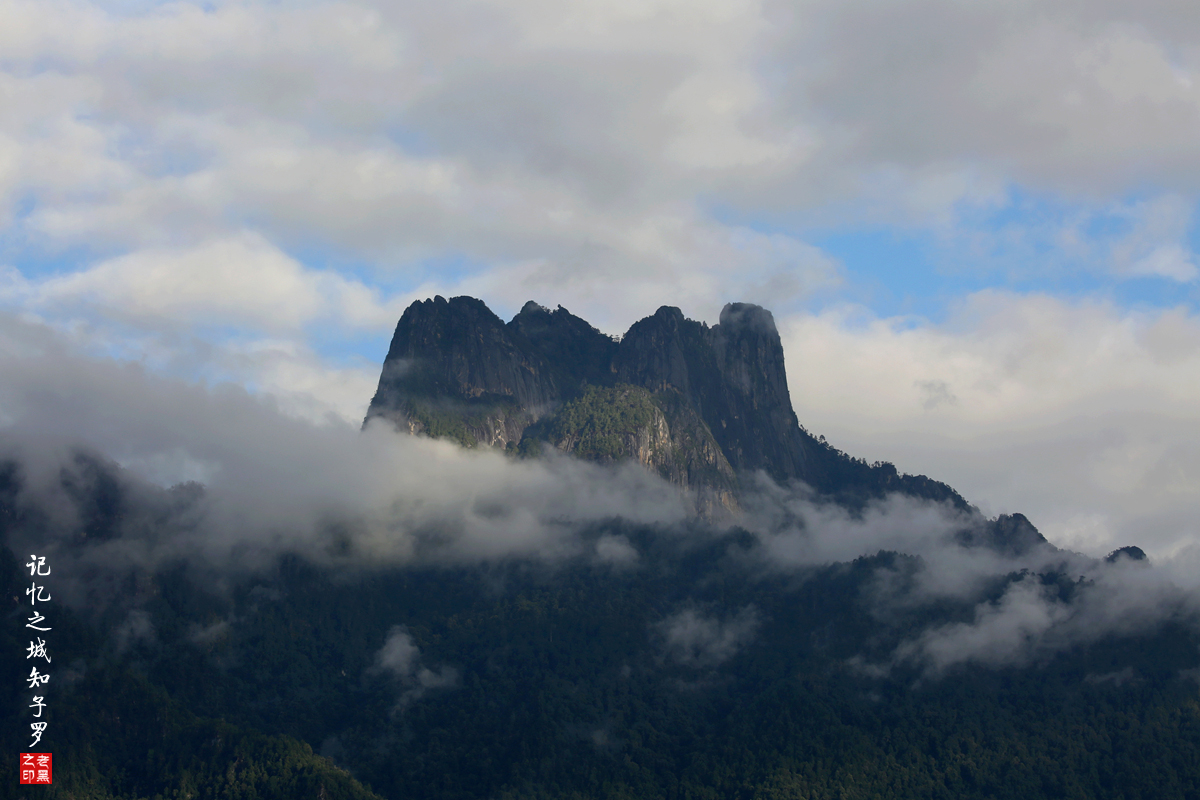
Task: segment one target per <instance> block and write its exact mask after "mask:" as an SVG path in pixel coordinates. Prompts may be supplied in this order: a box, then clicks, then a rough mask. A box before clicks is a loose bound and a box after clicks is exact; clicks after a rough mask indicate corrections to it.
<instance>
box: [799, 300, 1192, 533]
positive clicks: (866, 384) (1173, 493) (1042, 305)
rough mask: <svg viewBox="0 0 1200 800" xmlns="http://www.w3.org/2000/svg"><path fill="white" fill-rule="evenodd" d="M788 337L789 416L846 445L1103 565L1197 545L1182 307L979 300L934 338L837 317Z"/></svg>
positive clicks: (905, 323)
mask: <svg viewBox="0 0 1200 800" xmlns="http://www.w3.org/2000/svg"><path fill="white" fill-rule="evenodd" d="M780 327H781V330H782V335H783V340H784V347H785V351H786V353H787V358H788V374H789V380H790V382H791V393H792V398H793V402H794V403H795V406H796V412H797V414H798V416H799V417H800V419H801V420H802V421H803V422H804V424H805V426H806V427H808V428H809V429H810V430H813V431H818V432H820V433H822V434H825V435H827V436H828V437H829V439H830V441H832V442H833V443H835V444H836V445H837V446H838V447H840V448H842V449H844V450H846V451H848V452H850V453H853V454H855V455H860V456H863V457H865V458H867V459H868V460H875V459H881V460H887V461H891V462H893V463H895V464H897V465H899V467H900V468H901V469H902V470H904V471H908V472H913V473H922V474H926V475H929V476H930V477H933V478H936V479H939V480H942V481H945V482H946V483H949V484H951V485H952V486H954V487H955V488H956V489H957V490H958V491H959V492H961V493H962V494H963V495H964V496H965V497H966V498H968V499H969V500H970V501H971V502H973V503H976V504H978V505H980V506H981V508H982V509H983V510H984V511H985V512H987V513H989V514H996V513H1000V512H1014V511H1020V512H1022V513H1024V514H1026V515H1027V516H1028V517H1029V518H1030V519H1031V520H1033V522H1034V524H1035V525H1037V527H1038V528H1039V529H1040V530H1041V531H1042V532H1043V533H1044V534H1045V535H1046V536H1047V537H1048V538H1049V539H1050V540H1051V541H1053V542H1055V543H1056V544H1058V545H1060V546H1063V547H1067V548H1070V549H1075V550H1081V551H1084V552H1087V553H1089V554H1091V555H1094V556H1100V555H1103V554H1105V553H1107V552H1109V551H1110V550H1112V549H1114V548H1116V547H1119V546H1122V545H1126V544H1137V545H1139V546H1141V547H1142V548H1143V549H1145V550H1146V551H1147V552H1149V553H1151V555H1153V556H1166V555H1170V554H1172V553H1175V552H1177V551H1179V550H1180V549H1181V548H1183V547H1186V546H1188V545H1189V544H1190V543H1195V542H1196V541H1197V536H1198V535H1200V531H1198V530H1197V527H1196V523H1195V520H1196V519H1197V518H1198V517H1200V507H1198V506H1197V504H1196V495H1195V492H1194V491H1192V488H1191V487H1192V486H1194V485H1195V483H1196V480H1197V479H1198V478H1200V460H1197V458H1196V457H1195V455H1194V454H1195V453H1197V452H1200V441H1193V439H1192V434H1193V432H1194V431H1195V430H1197V427H1196V421H1197V416H1196V410H1195V403H1194V402H1193V400H1194V398H1195V397H1196V396H1197V393H1198V392H1200V383H1198V382H1197V377H1196V376H1197V375H1200V323H1198V321H1197V319H1196V316H1195V315H1194V314H1192V313H1190V312H1188V311H1187V310H1186V309H1183V308H1179V309H1171V310H1160V311H1153V310H1140V311H1122V310H1120V309H1118V308H1116V307H1114V306H1113V305H1110V304H1108V303H1104V302H1096V301H1091V302H1089V301H1081V302H1067V301H1062V300H1058V299H1055V298H1052V297H1048V296H1044V295H1025V296H1022V295H1013V294H1007V293H1002V292H983V293H979V294H976V295H974V296H972V297H971V298H969V299H968V300H967V301H966V302H964V303H963V304H962V305H961V307H960V308H959V310H958V312H957V313H956V314H955V315H954V316H953V317H952V318H951V319H950V320H948V321H947V322H945V323H943V324H940V325H935V324H932V323H929V322H926V321H922V320H913V319H906V318H891V319H880V318H877V317H874V316H873V315H871V314H869V313H866V312H862V311H861V310H858V311H856V310H853V309H840V310H828V311H825V312H823V313H820V314H815V315H804V316H792V317H788V318H784V319H782V320H781V325H780ZM951 397H952V398H953V402H950V401H949V400H948V398H951Z"/></svg>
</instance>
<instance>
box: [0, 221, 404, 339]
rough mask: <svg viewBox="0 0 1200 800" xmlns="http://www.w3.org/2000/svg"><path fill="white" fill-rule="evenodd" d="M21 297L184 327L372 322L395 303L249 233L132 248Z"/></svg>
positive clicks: (392, 315) (386, 318) (27, 286)
mask: <svg viewBox="0 0 1200 800" xmlns="http://www.w3.org/2000/svg"><path fill="white" fill-rule="evenodd" d="M22 283H23V285H22V286H21V289H22V290H23V291H21V294H22V295H23V296H22V297H21V298H20V299H21V300H24V301H25V302H26V303H27V305H28V307H31V308H38V309H43V310H45V309H54V308H55V307H66V308H68V309H72V308H73V309H79V308H81V307H86V308H88V309H94V310H99V311H101V312H103V313H107V314H110V315H113V316H116V317H118V318H125V319H132V320H135V321H137V320H155V321H157V322H159V323H162V322H171V323H182V324H185V325H190V326H200V327H202V326H208V325H241V326H244V327H247V328H249V329H251V330H255V329H257V330H264V329H265V330H281V329H282V330H289V329H292V330H294V329H297V328H300V327H302V326H304V325H306V324H309V323H312V322H315V321H319V320H322V319H327V318H333V319H334V320H335V321H337V322H339V323H342V324H345V325H350V326H371V327H379V326H381V325H384V326H386V325H388V324H389V323H390V321H392V320H394V319H396V318H398V317H399V314H400V312H401V311H402V310H403V308H402V307H397V306H395V305H391V306H385V305H383V304H382V303H381V301H380V298H379V293H378V291H377V290H373V289H369V288H368V287H366V286H364V285H363V284H361V283H358V282H356V281H350V280H346V279H345V278H343V277H342V276H341V275H339V274H337V273H331V272H321V271H317V270H311V269H307V268H305V267H303V266H302V265H301V264H299V263H298V262H297V261H295V260H294V259H292V258H290V257H288V256H287V255H286V254H284V253H282V252H280V251H279V250H278V249H277V248H275V247H273V246H272V245H271V244H270V243H268V242H266V241H265V240H263V239H262V238H261V237H260V236H257V235H255V234H242V235H238V236H234V237H230V238H227V239H220V240H216V241H210V242H205V243H203V244H200V245H198V246H196V247H193V248H174V249H148V250H139V251H135V252H133V253H130V254H128V255H125V256H120V257H117V258H114V259H110V260H107V261H103V262H101V263H99V264H96V265H95V266H93V267H90V268H88V269H85V270H81V271H78V272H73V273H69V274H67V275H63V276H58V277H53V278H49V279H46V280H43V281H41V282H39V283H36V284H33V283H31V282H29V281H23V282H22Z"/></svg>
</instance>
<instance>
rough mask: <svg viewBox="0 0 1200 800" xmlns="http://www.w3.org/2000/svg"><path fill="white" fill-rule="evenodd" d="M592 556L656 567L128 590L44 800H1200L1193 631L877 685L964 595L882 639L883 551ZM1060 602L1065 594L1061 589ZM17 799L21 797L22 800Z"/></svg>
mask: <svg viewBox="0 0 1200 800" xmlns="http://www.w3.org/2000/svg"><path fill="white" fill-rule="evenodd" d="M603 534H609V535H612V534H619V535H622V536H625V537H626V538H627V539H628V541H630V542H631V543H632V544H633V545H634V546H635V547H636V548H637V549H638V551H639V552H640V554H641V557H640V558H639V560H638V561H637V563H636V564H632V565H625V566H619V565H604V564H596V563H594V562H585V561H582V560H580V561H577V562H567V563H562V564H558V565H556V566H552V567H551V566H544V565H535V564H530V563H524V562H506V563H503V564H495V565H492V566H490V567H486V568H483V567H477V568H450V567H420V568H418V567H410V568H389V569H380V570H374V571H361V570H360V571H357V572H354V573H348V572H346V571H344V570H338V571H334V570H330V569H325V568H319V567H317V566H314V565H312V564H308V563H305V562H304V561H302V560H300V559H297V558H294V557H284V558H281V559H280V560H279V561H278V562H277V564H276V565H275V567H274V568H273V569H272V570H271V571H269V573H259V574H253V575H250V574H244V575H242V576H240V577H238V578H236V579H228V578H227V579H226V580H225V581H224V582H223V585H222V586H221V588H219V589H218V588H217V586H216V585H215V584H214V583H213V582H212V581H210V580H209V579H208V578H201V577H199V576H200V575H202V574H203V573H201V572H199V571H197V570H195V569H193V568H192V567H190V566H188V565H187V564H185V563H182V562H181V563H178V564H175V565H169V566H164V567H161V568H159V569H157V570H155V571H153V572H148V573H145V574H140V575H137V576H136V577H135V578H134V579H131V581H130V586H131V588H130V589H129V591H128V592H127V593H124V594H119V595H118V596H116V597H114V598H111V600H110V601H109V602H108V603H107V604H106V605H105V606H104V607H102V608H101V607H97V608H92V609H86V610H82V609H81V610H78V611H71V610H69V609H66V608H62V607H58V606H55V607H53V612H52V613H53V616H54V618H55V619H56V620H57V621H58V625H57V626H56V629H55V631H54V637H53V643H54V646H55V652H54V657H55V664H54V666H55V670H54V672H55V676H56V685H55V687H53V692H52V693H51V695H50V697H51V700H52V707H51V710H52V716H51V717H50V721H51V729H50V734H49V737H48V740H47V744H48V748H47V749H48V750H52V751H53V752H54V754H55V767H56V775H55V778H56V780H55V786H54V787H53V789H51V790H49V791H47V790H45V789H44V788H39V791H40V792H42V793H43V794H45V795H47V796H51V797H64V798H65V797H72V798H97V799H99V798H117V797H120V798H156V797H163V798H168V797H170V798H176V797H178V798H201V797H203V798H207V797H213V798H217V797H222V798H224V797H228V798H293V797H314V798H341V797H347V798H350V797H369V796H372V793H375V794H377V795H379V796H382V797H387V798H445V799H447V800H455V799H457V798H484V797H506V798H518V797H520V798H527V797H537V798H542V797H544V798H599V797H606V798H618V797H619V798H650V797H655V798H659V797H663V798H874V797H923V798H924V797H933V798H1009V797H1011V798H1042V797H1047V798H1049V797H1080V798H1083V797H1087V798H1130V799H1131V798H1166V797H1200V702H1198V697H1200V691H1198V690H1200V684H1198V683H1197V681H1196V680H1195V679H1194V678H1191V677H1189V675H1191V674H1195V673H1194V672H1193V673H1189V672H1188V670H1195V668H1196V667H1197V664H1198V663H1200V651H1198V650H1197V639H1196V637H1195V635H1194V634H1193V633H1192V632H1190V631H1189V630H1186V629H1183V628H1179V627H1175V626H1171V625H1167V626H1165V627H1160V628H1156V629H1154V630H1148V631H1146V632H1145V634H1144V635H1142V636H1138V637H1135V638H1123V639H1113V638H1109V639H1106V640H1104V641H1102V642H1101V643H1099V644H1095V645H1092V646H1089V647H1086V648H1076V649H1073V650H1069V651H1066V652H1062V653H1060V654H1058V655H1057V656H1055V657H1053V658H1051V659H1049V660H1048V661H1047V662H1046V663H1041V664H1036V665H1030V666H1025V667H1021V668H1016V667H1008V668H1003V669H1000V668H992V667H988V666H984V665H974V664H971V665H967V666H961V667H958V668H956V669H953V670H951V671H949V672H947V673H946V674H941V675H926V674H924V673H922V672H920V671H919V669H918V668H916V667H913V666H907V667H906V666H897V667H895V668H893V669H892V670H890V672H888V673H887V674H886V675H885V676H879V675H871V674H867V673H866V672H864V671H863V670H862V669H858V668H856V667H855V666H854V663H876V664H878V663H885V662H886V659H887V656H888V654H889V653H890V652H892V650H893V649H894V648H895V646H896V644H897V643H899V642H900V641H902V640H904V639H905V638H906V637H909V636H911V635H913V634H914V633H916V632H918V631H920V630H922V629H924V628H925V627H927V626H928V625H929V624H931V623H933V622H944V621H952V620H969V619H970V615H971V612H972V608H973V601H972V602H968V601H965V600H964V601H943V602H941V603H938V604H932V605H931V604H924V605H914V606H912V607H911V608H908V609H907V610H904V609H897V610H896V611H895V613H892V614H889V615H887V616H886V617H881V616H880V615H879V614H878V613H877V611H875V610H873V606H872V604H871V603H870V602H868V599H867V598H868V596H869V594H870V592H871V590H872V587H873V586H874V585H875V582H876V581H877V578H878V575H879V574H880V571H881V570H884V571H887V572H888V573H889V574H893V575H900V576H903V575H904V574H905V573H906V572H909V571H911V570H913V569H916V568H917V567H918V566H919V561H918V560H917V559H914V558H911V557H907V556H900V555H896V554H891V553H880V554H879V555H876V556H872V557H869V558H860V559H858V560H856V561H854V562H852V563H846V564H834V565H827V566H824V567H819V568H812V569H809V570H805V571H800V572H793V573H790V574H787V575H782V574H763V573H761V572H756V571H755V570H754V569H752V568H751V567H750V566H749V564H750V560H749V559H748V553H749V549H750V548H751V547H752V544H753V542H752V539H751V537H748V536H746V535H744V534H739V533H737V532H733V533H730V534H727V535H724V536H719V537H709V538H703V539H688V538H686V537H683V538H681V537H678V536H674V535H665V534H662V533H656V532H654V531H649V530H637V529H631V528H627V527H617V526H614V527H612V528H609V529H606V530H597V531H594V532H593V534H592V535H594V536H600V535H603ZM689 542H690V543H689ZM18 561H19V559H18V558H17V557H15V556H14V554H13V553H12V552H11V551H9V550H7V549H6V550H5V553H4V562H3V578H4V586H5V592H4V597H5V598H6V603H7V604H8V614H7V615H6V618H7V620H8V624H7V625H6V626H5V629H4V637H5V640H4V642H3V643H2V647H0V658H3V670H4V679H3V692H4V697H3V701H4V703H5V707H6V713H5V719H6V720H7V721H6V722H5V724H4V739H5V741H6V742H8V743H9V744H8V749H9V752H10V753H16V752H20V751H21V750H23V749H25V745H26V744H27V737H25V730H27V724H26V723H27V720H26V719H25V717H26V715H25V714H24V712H23V711H22V709H21V706H22V705H23V704H25V703H27V702H28V700H27V698H26V695H27V694H28V693H27V692H25V691H23V690H22V686H23V684H22V683H21V675H22V674H23V673H27V672H28V669H27V667H26V666H25V663H24V659H23V655H24V652H23V651H24V644H25V643H24V641H23V640H22V639H23V635H24V634H23V628H22V627H21V625H20V623H19V616H20V613H22V611H23V609H24V606H22V604H21V599H20V598H21V597H22V592H23V589H24V587H25V586H26V585H27V583H28V581H27V578H26V576H24V575H23V574H22V571H21V570H20V568H19V563H18ZM1015 579H1017V576H998V577H997V579H996V585H994V586H992V587H990V588H988V589H987V590H986V591H988V592H992V593H993V594H994V595H996V596H998V595H999V593H1000V592H1001V591H1002V589H1003V586H1004V585H1005V584H1006V582H1008V581H1011V580H1015ZM1041 580H1043V581H1044V582H1047V583H1054V582H1056V581H1057V582H1061V583H1062V585H1063V587H1064V589H1063V591H1064V592H1066V593H1068V594H1069V587H1070V586H1071V582H1070V581H1068V580H1066V579H1065V578H1064V577H1063V576H1058V575H1045V576H1042V578H1041ZM131 615H132V616H131ZM131 619H135V620H139V624H138V625H136V626H132V625H130V620H131ZM697 620H699V622H697ZM688 625H691V626H692V629H694V628H695V627H696V626H697V625H700V626H701V627H702V628H703V626H705V625H707V626H708V627H707V628H703V630H702V631H701V634H703V635H700V634H695V630H692V633H691V634H689V633H688V631H689V628H688ZM689 636H691V638H690V639H689V638H688V637H689ZM705 637H707V638H705ZM389 642H390V643H392V645H394V647H392V649H390V650H389V649H388V648H385V643H389ZM385 651H386V653H390V656H389V655H386V653H385ZM856 658H857V659H859V661H858V662H852V660H854V659H856ZM13 761H14V763H15V759H13ZM10 769H15V767H10ZM10 778H11V779H10ZM3 781H4V785H5V788H4V790H3V792H4V794H5V796H29V797H32V796H33V794H32V793H29V794H28V795H22V794H21V793H20V792H19V791H16V790H17V787H16V781H15V775H11V774H10V775H9V777H6V778H4V779H3Z"/></svg>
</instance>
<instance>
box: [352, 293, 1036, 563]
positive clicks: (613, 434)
mask: <svg viewBox="0 0 1200 800" xmlns="http://www.w3.org/2000/svg"><path fill="white" fill-rule="evenodd" d="M601 388H602V389H606V390H612V391H605V392H599V393H597V392H595V391H593V390H594V389H601ZM609 401H611V402H612V403H615V404H616V405H615V406H614V408H617V407H619V408H621V409H625V410H626V411H628V413H627V414H625V413H623V412H622V413H617V411H614V410H612V409H608V410H605V409H603V408H601V406H602V405H603V403H605V402H609ZM373 417H384V418H387V419H390V420H392V421H393V422H394V423H396V424H397V425H399V426H401V427H403V428H407V429H408V430H409V431H410V432H412V433H424V434H427V435H430V436H442V437H449V438H452V439H455V440H457V441H459V442H461V443H462V444H464V445H466V446H471V447H475V446H491V447H500V448H504V449H507V450H511V451H516V452H521V453H525V452H536V451H538V450H539V449H540V448H541V447H542V445H543V444H545V445H548V446H552V447H556V448H559V449H562V450H564V451H566V452H571V453H576V454H580V455H583V454H588V453H603V454H606V455H605V456H604V457H605V458H610V457H617V456H620V457H624V458H636V459H637V460H640V461H642V462H643V463H644V464H645V465H646V466H647V467H649V468H652V469H656V470H658V471H659V472H660V473H662V474H663V475H664V477H667V478H668V479H670V480H674V481H676V482H677V483H680V484H681V485H685V486H688V487H689V488H693V489H695V488H703V487H704V486H707V487H708V488H709V489H711V490H713V491H715V492H716V493H717V494H718V495H720V496H721V497H723V498H726V499H725V500H722V501H721V503H722V504H724V505H729V503H728V502H727V498H728V497H730V496H733V495H734V494H736V492H737V486H738V484H739V483H740V482H741V478H739V477H738V476H748V475H752V474H754V473H756V472H758V471H763V472H765V473H766V474H767V475H769V476H770V477H771V478H772V479H773V480H775V481H776V482H779V483H788V482H790V481H802V482H804V483H806V484H808V485H809V486H811V487H812V488H814V489H815V490H817V491H818V492H819V493H822V494H825V495H829V496H831V497H834V498H835V499H837V500H838V501H839V502H843V503H845V504H847V505H850V506H861V505H862V504H864V503H866V502H867V501H869V500H870V499H871V498H877V497H882V496H883V495H884V494H885V493H887V492H901V493H904V494H911V495H915V496H918V497H923V498H926V499H930V500H936V501H940V502H949V503H951V504H953V505H955V506H957V507H958V508H960V509H962V510H968V509H969V508H970V507H969V506H968V505H967V503H966V501H965V500H963V499H962V497H960V496H959V495H958V494H957V493H956V492H955V491H954V490H953V489H951V488H950V487H949V486H946V485H945V484H943V483H939V482H938V481H934V480H930V479H929V478H926V477H924V476H912V475H901V474H898V473H897V472H896V469H895V468H894V467H893V466H892V465H890V464H873V465H869V464H867V463H866V462H865V461H863V460H862V459H854V458H851V457H850V456H848V455H846V454H845V453H842V452H841V451H839V450H837V449H835V448H833V447H832V446H830V445H828V444H827V443H825V442H824V441H818V440H817V439H815V438H813V437H812V436H811V435H810V434H809V433H808V432H807V431H805V430H804V429H803V428H802V427H801V426H800V424H799V421H798V419H797V417H796V414H795V411H794V410H793V408H792V401H791V395H790V392H789V388H788V381H787V371H786V369H785V365H784V353H783V344H782V342H781V340H780V337H779V331H778V329H777V328H776V326H775V318H774V316H773V315H772V314H771V312H770V311H768V310H767V309H765V308H763V307H762V306H758V305H754V304H752V303H729V304H727V305H726V306H725V307H724V308H723V309H722V310H721V315H720V321H719V323H718V324H717V325H714V326H713V327H711V328H710V327H709V326H708V325H706V324H704V323H702V322H698V321H695V320H691V319H688V318H687V317H686V316H684V314H683V311H682V310H680V309H679V308H677V307H676V306H667V305H664V306H661V307H660V308H658V310H657V311H655V312H654V314H652V315H651V316H648V317H645V318H643V319H641V320H638V321H637V322H635V323H634V324H633V325H632V326H631V327H630V328H629V330H628V331H627V332H626V333H625V335H624V336H623V337H622V338H621V339H620V340H616V339H614V338H613V337H610V336H607V335H605V334H604V333H602V332H600V331H599V330H597V329H596V328H594V327H593V326H592V325H590V324H589V323H588V322H587V321H585V320H583V319H581V318H579V317H577V316H575V315H574V314H572V313H571V312H570V311H568V310H567V309H565V308H563V307H562V306H561V305H560V306H558V307H557V308H555V310H553V311H551V310H550V309H549V308H548V307H546V306H543V305H541V304H539V303H537V302H535V301H533V300H530V301H529V302H527V303H525V304H524V305H523V306H522V307H521V310H520V312H519V313H517V315H516V316H514V317H513V319H512V320H511V321H509V322H508V323H504V322H503V321H501V320H500V318H499V317H497V316H496V315H495V314H494V313H492V312H491V310H489V309H488V307H487V306H486V305H485V304H484V303H483V301H481V300H478V299H475V298H472V297H454V298H451V299H450V300H446V299H444V298H442V297H435V298H433V299H432V300H425V301H419V302H416V303H413V304H412V305H411V306H409V308H408V309H407V310H405V312H404V315H403V316H402V317H401V318H400V322H399V324H398V325H397V326H396V333H395V336H394V337H393V339H392V345H391V348H390V349H389V350H388V356H387V359H386V360H385V362H384V365H383V371H382V373H381V375H380V380H379V388H378V390H377V392H376V394H375V397H374V399H373V400H372V402H371V406H370V409H369V411H368V413H367V418H368V419H371V418H373ZM568 420H569V421H570V424H567V421H568ZM589 437H592V438H589ZM597 437H598V438H597ZM622 453H623V454H624V455H620V454H622ZM614 454H617V456H614ZM672 454H673V455H672ZM1022 522H1024V524H1021V523H1022ZM1026 526H1028V527H1026ZM1001 527H1002V528H1003V529H1004V530H1003V532H1002V533H1001V536H1000V538H1001V539H1004V540H1005V541H1006V542H1010V541H1011V542H1013V543H1015V544H1014V546H1016V547H1018V548H1019V547H1022V546H1024V545H1025V544H1027V540H1028V542H1032V541H1033V540H1034V539H1035V538H1036V539H1040V534H1037V532H1036V529H1033V528H1032V525H1029V524H1028V521H1027V520H1024V518H1023V517H1021V518H1019V519H1017V518H1013V519H1012V520H1008V521H1005V522H1003V523H1002V524H1001ZM1031 530H1032V533H1031V532H1030V531H1031Z"/></svg>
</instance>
